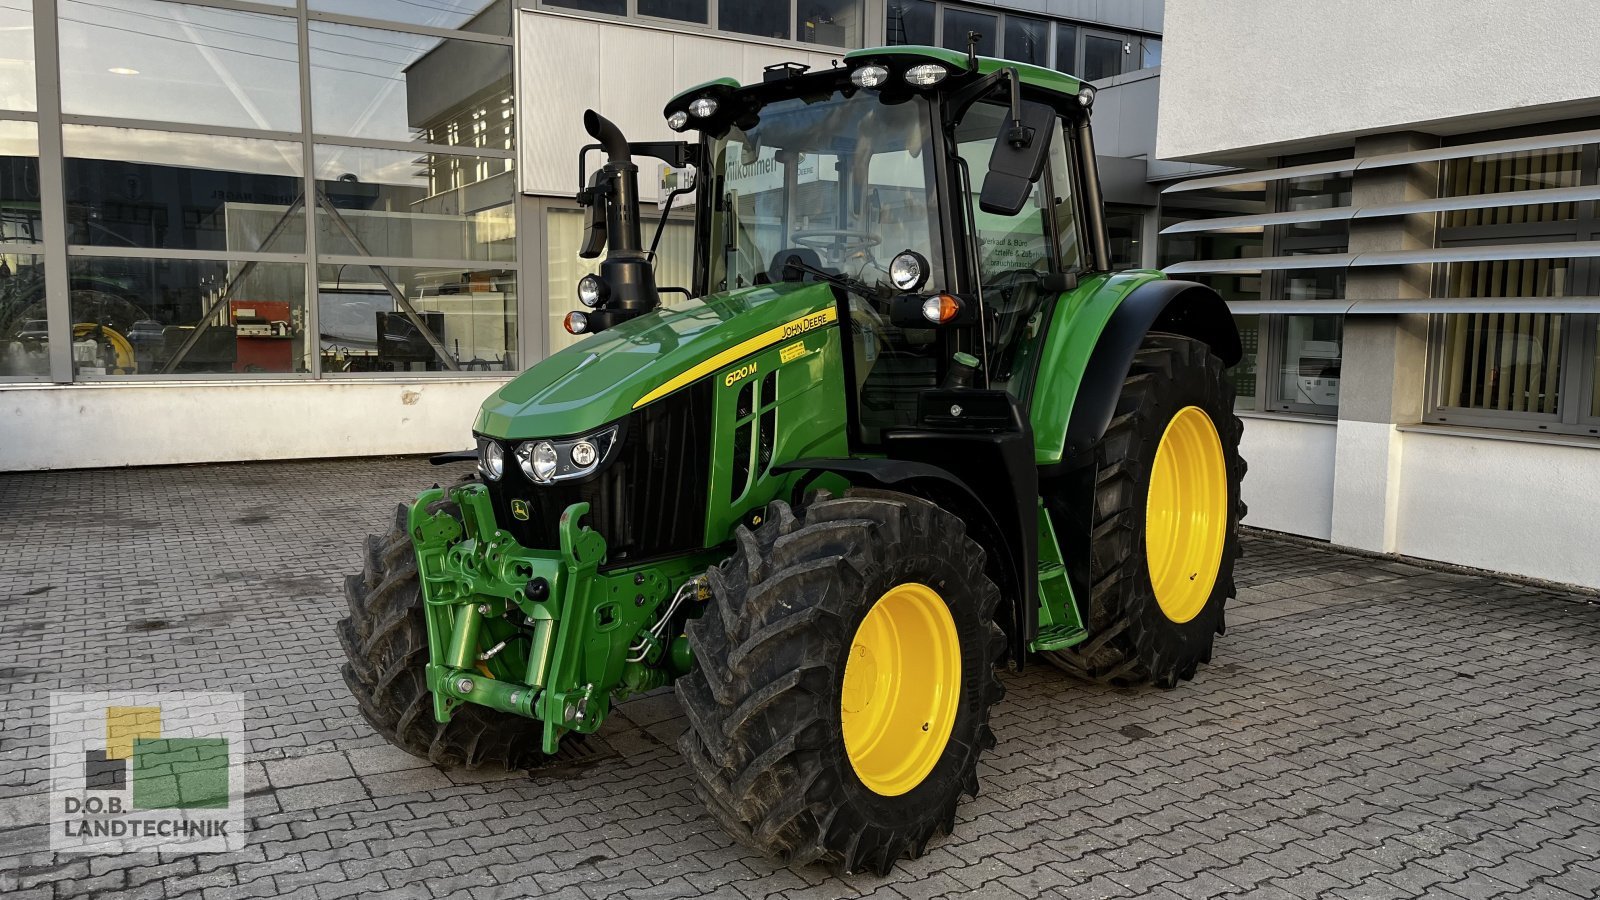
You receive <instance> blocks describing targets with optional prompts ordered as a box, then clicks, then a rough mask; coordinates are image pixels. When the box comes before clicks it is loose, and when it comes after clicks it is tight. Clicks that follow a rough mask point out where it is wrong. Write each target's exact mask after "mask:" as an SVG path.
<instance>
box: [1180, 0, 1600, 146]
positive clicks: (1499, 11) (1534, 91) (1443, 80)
mask: <svg viewBox="0 0 1600 900" xmlns="http://www.w3.org/2000/svg"><path fill="white" fill-rule="evenodd" d="M1594 12H1595V6H1594V4H1593V3H1592V2H1589V0H1540V2H1537V3H1506V2H1503V0H1320V2H1315V3H1310V2H1285V0H1229V2H1226V3H1219V2H1215V0H1172V2H1170V3H1168V4H1167V8H1166V29H1165V32H1166V35H1165V40H1164V44H1163V51H1164V52H1163V54H1162V75H1161V80H1162V87H1161V134H1160V137H1159V141H1158V144H1157V153H1158V154H1159V155H1160V156H1161V157H1163V158H1176V159H1193V160H1200V161H1224V160H1228V159H1239V160H1243V159H1247V158H1248V157H1249V156H1252V155H1259V154H1260V153H1261V152H1262V151H1263V150H1264V149H1265V148H1274V149H1296V148H1299V147H1302V146H1309V145H1310V144H1309V143H1308V142H1316V141H1318V140H1319V139H1323V138H1326V137H1328V136H1340V140H1341V141H1342V142H1343V143H1345V144H1348V143H1349V138H1350V137H1351V136H1354V135H1358V134H1370V133H1378V132H1386V131H1397V130H1401V129H1407V128H1413V127H1414V128H1418V129H1420V130H1424V131H1430V132H1435V133H1452V132H1455V131H1461V130H1476V129H1479V128H1485V127H1491V125H1510V124H1516V123H1517V122H1519V121H1527V122H1532V121H1550V120H1553V119H1559V118H1562V117H1563V116H1574V115H1579V114H1583V113H1587V112H1592V111H1595V110H1600V100H1597V97H1600V81H1597V79H1596V77H1595V73H1596V72H1600V16H1596V15H1595V14H1594ZM1541 107H1542V108H1541ZM1332 142H1333V139H1331V138H1330V139H1328V140H1324V141H1322V143H1324V144H1331V143H1332ZM1285 145H1287V146H1285Z"/></svg>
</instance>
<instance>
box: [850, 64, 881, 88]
mask: <svg viewBox="0 0 1600 900" xmlns="http://www.w3.org/2000/svg"><path fill="white" fill-rule="evenodd" d="M850 80H851V81H852V82H854V83H855V86H856V87H864V88H874V87H877V86H878V85H880V84H883V83H884V82H885V81H888V80H889V70H888V69H885V68H884V67H883V66H862V67H861V68H859V69H857V70H855V71H854V72H851V73H850Z"/></svg>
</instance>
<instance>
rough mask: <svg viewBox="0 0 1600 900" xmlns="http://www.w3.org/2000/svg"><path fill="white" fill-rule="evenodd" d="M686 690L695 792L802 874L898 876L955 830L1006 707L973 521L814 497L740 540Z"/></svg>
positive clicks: (910, 502)
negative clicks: (998, 710)
mask: <svg viewBox="0 0 1600 900" xmlns="http://www.w3.org/2000/svg"><path fill="white" fill-rule="evenodd" d="M709 577H710V581H711V590H712V594H713V595H714V597H715V600H714V602H712V603H711V604H709V605H708V608H707V610H706V613H705V615H704V616H702V617H701V618H699V619H697V620H693V621H691V622H690V623H689V627H688V635H689V641H690V646H691V647H692V648H693V650H694V655H695V659H696V662H697V664H698V668H697V669H696V670H695V671H694V672H691V673H690V674H688V675H686V676H684V677H683V678H680V679H679V680H678V682H677V691H678V698H679V700H680V701H681V702H682V704H683V708H684V711H685V713H686V715H687V717H688V720H689V723H690V728H689V730H688V731H687V732H686V733H685V734H684V735H683V737H682V738H681V739H680V741H679V748H680V749H681V750H682V751H683V754H684V757H685V758H686V759H687V760H688V762H689V765H690V770H691V773H692V775H693V778H694V781H695V788H696V793H698V794H699V795H700V798H701V800H702V801H703V802H704V803H705V805H706V809H707V810H708V811H709V812H710V813H711V815H712V817H713V818H715V819H716V820H717V822H718V823H719V824H720V825H722V827H723V828H724V829H726V830H727V831H728V833H729V834H731V835H733V836H734V837H735V838H736V839H737V840H739V841H740V842H741V843H743V844H745V845H746V846H749V847H751V848H753V849H755V850H757V851H759V852H761V853H763V854H765V855H767V856H769V857H771V858H774V859H777V860H779V861H781V862H784V863H787V864H791V865H801V864H805V863H810V862H822V863H824V864H827V865H829V866H831V867H833V868H834V869H836V870H840V871H843V872H857V871H865V870H870V871H875V872H878V873H880V874H883V873H887V872H888V871H889V870H890V869H891V868H892V867H893V865H894V863H895V861H896V860H898V859H900V858H901V857H903V856H911V857H916V856H919V855H921V854H922V852H923V850H924V848H925V847H926V846H927V844H928V841H929V840H931V839H932V838H933V837H934V836H936V835H938V834H941V833H944V834H947V833H949V832H950V830H951V828H952V827H953V824H954V820H955V810H956V804H957V803H958V802H959V800H960V797H961V795H962V794H963V793H966V794H968V795H976V793H977V789H978V778H977V764H978V756H979V754H980V753H981V752H982V751H983V750H986V749H988V748H990V747H993V746H994V735H993V733H992V732H991V731H990V730H989V721H988V720H989V709H990V707H991V706H992V705H993V704H994V703H995V702H996V701H998V700H999V698H1000V696H1001V694H1002V688H1001V686H1000V682H999V679H998V678H997V677H996V675H995V671H994V666H995V663H996V662H997V660H998V658H999V656H1000V653H1001V651H1002V649H1003V646H1004V637H1003V635H1002V633H1001V631H1000V628H999V627H998V626H997V625H996V624H995V621H994V612H995V606H996V604H997V603H998V601H999V590H998V589H997V588H996V587H995V585H994V584H993V582H991V581H990V580H989V579H988V578H987V577H986V576H985V575H984V556H983V551H982V550H981V549H980V548H979V547H978V546H977V544H975V543H973V541H971V540H970V539H968V538H967V537H966V531H965V528H964V526H963V524H962V522H961V520H960V519H958V518H957V517H955V516H954V515H952V514H951V513H949V512H946V511H945V510H943V509H940V508H939V507H937V506H935V505H933V504H931V503H928V502H927V501H924V500H921V499H919V498H916V497H911V496H908V495H904V494H895V493H889V492H878V491H851V492H849V493H848V494H846V495H845V496H844V497H841V498H837V499H834V498H829V497H827V496H826V495H819V499H817V500H815V501H813V502H812V503H810V504H809V505H807V506H806V507H804V508H803V509H801V510H799V511H793V510H791V509H790V507H789V505H788V504H786V503H783V502H775V503H773V504H771V505H770V506H769V507H768V509H767V514H766V516H765V519H764V521H763V522H762V524H761V526H760V527H759V528H757V529H756V530H755V531H753V532H752V531H750V530H748V529H746V528H743V527H741V528H739V529H738V531H737V549H736V550H735V552H734V555H733V556H732V557H731V558H730V559H728V560H727V561H726V562H724V563H723V564H722V565H720V566H718V567H716V568H713V569H712V570H711V571H710V573H709Z"/></svg>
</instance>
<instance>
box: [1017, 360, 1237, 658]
mask: <svg viewBox="0 0 1600 900" xmlns="http://www.w3.org/2000/svg"><path fill="white" fill-rule="evenodd" d="M1225 370H1226V367H1225V366H1224V365H1223V363H1222V360H1221V359H1219V358H1218V357H1217V356H1216V355H1214V354H1212V353H1211V352H1210V348H1208V347H1207V346H1206V345H1205V344H1204V343H1202V342H1200V341H1197V340H1194V339H1192V338H1186V337H1179V336H1177V335H1168V334H1151V335H1148V336H1147V337H1146V338H1145V340H1144V343H1143V345H1142V346H1141V347H1140V349H1139V351H1138V352H1137V354H1136V355H1135V357H1134V361H1133V365H1132V367H1131V368H1130V369H1129V372H1128V377H1127V379H1126V381H1124V382H1123V387H1122V396H1121V398H1120V399H1119V400H1118V401H1117V409H1116V415H1115V417H1114V418H1113V419H1112V421H1111V424H1110V426H1109V427H1107V429H1106V433H1105V436H1104V437H1103V438H1101V440H1100V443H1099V444H1098V445H1097V446H1096V448H1095V466H1096V474H1095V487H1094V510H1093V517H1092V520H1091V521H1092V528H1093V531H1092V535H1091V539H1090V540H1091V543H1090V547H1091V552H1090V585H1091V587H1090V595H1089V598H1088V611H1087V619H1088V622H1087V624H1088V629H1089V639H1088V640H1087V641H1085V642H1084V643H1082V644H1079V645H1078V646H1076V647H1072V648H1069V649H1066V650H1058V651H1053V652H1047V653H1044V654H1042V655H1043V656H1044V657H1045V659H1047V660H1049V661H1050V662H1051V663H1054V664H1055V665H1056V666H1058V667H1060V668H1061V669H1063V670H1065V671H1066V672H1068V673H1069V674H1071V675H1073V676H1076V677H1078V678H1082V679H1084V680H1087V681H1092V682H1097V683H1101V684H1112V685H1119V686H1131V685H1141V684H1151V683H1153V684H1157V685H1160V686H1161V687H1174V686H1176V685H1177V683H1178V681H1179V680H1187V679H1190V678H1193V677H1194V674H1195V670H1196V669H1197V668H1198V667H1199V666H1200V664H1201V663H1205V662H1210V661H1211V650H1212V642H1213V639H1214V637H1215V635H1218V634H1221V633H1222V632H1223V629H1224V620H1223V606H1224V604H1226V603H1227V600H1228V598H1230V597H1232V596H1234V594H1235V588H1234V583H1233V567H1234V562H1235V561H1236V560H1237V559H1238V557H1239V540H1238V532H1239V519H1240V518H1241V517H1243V515H1244V505H1243V504H1242V503H1240V501H1239V483H1240V482H1241V481H1242V480H1243V478H1244V472H1245V464H1244V460H1243V459H1241V458H1240V456H1239V436H1240V434H1241V433H1242V431H1243V425H1242V423H1241V422H1240V421H1239V417H1238V416H1236V415H1234V413H1233V398H1234V390H1233V385H1232V384H1231V383H1230V382H1229V381H1228V380H1227V379H1226V378H1225V377H1224V373H1225ZM1186 410H1198V411H1199V412H1201V413H1203V414H1204V417H1205V419H1207V420H1209V422H1210V425H1211V426H1212V427H1213V428H1214V429H1215V437H1216V441H1217V444H1218V449H1220V454H1221V457H1220V460H1218V462H1217V467H1218V468H1219V470H1220V471H1219V472H1218V473H1217V476H1218V477H1221V478H1225V480H1226V484H1225V486H1224V485H1220V484H1215V480H1214V479H1206V478H1196V477H1193V475H1192V474H1191V473H1182V474H1184V475H1185V476H1186V479H1185V481H1184V483H1185V484H1189V483H1193V482H1197V481H1198V482H1205V481H1208V480H1211V481H1213V484H1214V485H1215V489H1216V490H1218V491H1225V497H1226V499H1225V500H1222V499H1221V498H1220V496H1219V497H1217V501H1218V502H1217V506H1218V509H1217V514H1218V515H1219V516H1220V517H1223V518H1225V520H1226V521H1225V525H1223V526H1222V527H1223V529H1224V531H1223V534H1222V535H1221V537H1220V556H1219V557H1218V558H1216V559H1215V561H1214V562H1212V561H1211V560H1210V559H1209V558H1207V559H1206V560H1205V562H1206V563H1207V564H1206V565H1203V566H1191V567H1190V568H1189V569H1186V570H1185V573H1186V574H1187V576H1188V578H1187V579H1184V578H1182V577H1181V576H1180V578H1179V579H1178V586H1177V587H1176V588H1174V587H1173V586H1172V585H1173V582H1172V581H1171V580H1167V579H1164V578H1162V576H1161V575H1159V574H1158V575H1154V576H1153V575H1152V570H1153V569H1154V570H1155V571H1156V572H1158V573H1160V572H1161V571H1162V569H1163V564H1164V559H1163V557H1164V554H1162V552H1161V544H1160V538H1159V537H1156V538H1152V536H1151V528H1152V525H1151V523H1150V522H1149V521H1147V518H1148V517H1147V513H1148V512H1149V511H1150V510H1151V509H1154V508H1159V506H1160V501H1159V500H1157V501H1156V506H1154V507H1153V506H1152V505H1151V504H1152V500H1151V491H1152V485H1153V484H1155V483H1157V482H1159V481H1160V476H1159V475H1158V474H1157V454H1158V448H1160V447H1161V446H1162V445H1163V439H1164V437H1165V436H1166V435H1167V434H1168V431H1169V428H1171V427H1173V423H1174V422H1178V423H1179V425H1178V429H1179V430H1181V429H1182V428H1183V427H1184V425H1185V424H1189V425H1192V424H1194V423H1196V422H1198V421H1199V420H1198V419H1196V418H1195V416H1194V414H1193V413H1192V412H1186ZM1204 429H1205V426H1204V425H1203V424H1202V425H1200V426H1199V432H1200V433H1203V431H1204ZM1169 446H1177V447H1178V448H1179V449H1180V450H1181V449H1182V446H1181V445H1178V444H1169ZM1168 452H1169V453H1172V452H1173V451H1172V450H1169V451H1168ZM1196 455H1199V456H1204V455H1205V454H1203V453H1201V454H1190V458H1191V459H1192V457H1193V456H1196ZM1185 461H1186V462H1187V461H1189V460H1185ZM1157 496H1158V497H1160V496H1161V491H1160V489H1158V492H1157ZM1224 504H1225V505H1224ZM1155 529H1156V532H1157V534H1158V535H1159V534H1160V526H1159V525H1156V526H1155ZM1174 533H1177V534H1180V535H1182V536H1183V537H1187V534H1185V533H1183V532H1182V531H1181V530H1176V531H1175V532H1174ZM1151 541H1155V542H1156V544H1155V546H1156V547H1157V551H1156V552H1157V557H1158V559H1157V561H1156V563H1155V564H1154V566H1152V563H1151V561H1150V556H1151V554H1150V542H1151ZM1199 556H1201V557H1205V556H1206V554H1199ZM1207 577H1210V578H1211V579H1212V586H1211V590H1210V591H1209V593H1206V592H1204V591H1201V592H1199V593H1197V594H1193V593H1192V594H1190V595H1189V596H1183V594H1184V588H1185V586H1184V585H1183V581H1184V580H1191V581H1192V580H1195V579H1196V578H1198V579H1204V578H1207ZM1157 580H1161V581H1162V583H1163V584H1164V585H1165V586H1166V590H1165V591H1164V592H1163V597H1164V599H1165V601H1166V608H1164V607H1163V598H1158V596H1157V595H1158V591H1157V589H1156V586H1155V584H1154V582H1155V581H1157ZM1173 610H1177V611H1178V615H1177V616H1176V619H1177V620H1175V617H1174V615H1173V614H1172V611H1173ZM1185 615H1187V616H1189V618H1187V619H1185V618H1184V616H1185ZM1180 620H1181V621H1180Z"/></svg>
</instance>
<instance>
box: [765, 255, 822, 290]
mask: <svg viewBox="0 0 1600 900" xmlns="http://www.w3.org/2000/svg"><path fill="white" fill-rule="evenodd" d="M790 260H793V261H795V262H798V263H800V264H801V265H805V266H810V267H811V268H813V269H821V268H822V256H821V255H820V254H818V253H817V251H815V250H813V249H811V248H810V247H786V248H784V249H782V250H779V251H778V252H777V253H775V254H773V256H772V264H771V265H769V266H768V267H767V271H766V276H767V281H766V283H767V284H778V283H781V282H785V281H805V280H806V276H807V275H809V274H810V273H809V272H806V271H805V270H804V269H797V268H792V267H790V265H789V262H790ZM824 271H826V270H824Z"/></svg>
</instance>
